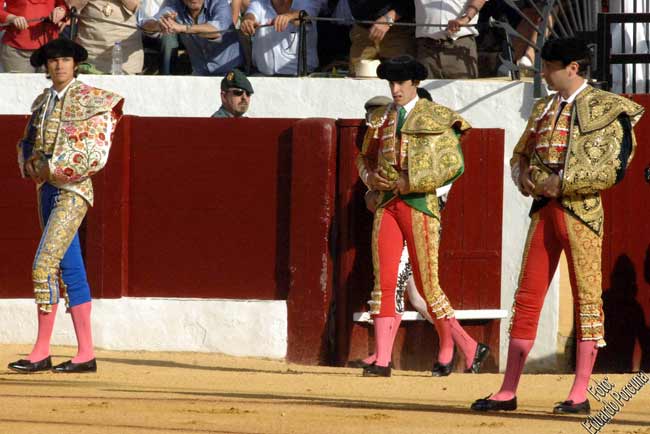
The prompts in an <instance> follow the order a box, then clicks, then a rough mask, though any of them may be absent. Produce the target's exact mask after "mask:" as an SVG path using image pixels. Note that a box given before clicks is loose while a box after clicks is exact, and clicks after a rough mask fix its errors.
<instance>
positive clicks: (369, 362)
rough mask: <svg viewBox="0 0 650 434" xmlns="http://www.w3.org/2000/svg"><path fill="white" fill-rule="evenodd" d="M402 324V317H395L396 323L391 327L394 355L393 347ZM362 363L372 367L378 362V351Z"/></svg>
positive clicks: (391, 344) (391, 346) (391, 343)
mask: <svg viewBox="0 0 650 434" xmlns="http://www.w3.org/2000/svg"><path fill="white" fill-rule="evenodd" d="M401 322H402V315H395V321H394V323H393V325H392V327H391V336H390V348H391V353H392V349H393V346H394V345H395V338H396V337H397V332H398V331H399V325H400V323H401ZM375 348H376V347H375ZM361 361H362V362H363V363H365V364H367V365H372V364H373V363H375V362H376V361H377V351H376V349H375V353H374V354H371V355H369V356H368V357H366V358H365V359H361ZM389 361H390V359H389Z"/></svg>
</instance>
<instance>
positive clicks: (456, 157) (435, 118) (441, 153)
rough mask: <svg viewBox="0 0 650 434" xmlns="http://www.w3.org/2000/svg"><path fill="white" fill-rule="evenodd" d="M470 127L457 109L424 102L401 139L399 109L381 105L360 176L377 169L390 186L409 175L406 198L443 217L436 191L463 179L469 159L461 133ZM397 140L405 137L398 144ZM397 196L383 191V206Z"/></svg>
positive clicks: (372, 122)
mask: <svg viewBox="0 0 650 434" xmlns="http://www.w3.org/2000/svg"><path fill="white" fill-rule="evenodd" d="M469 128H471V127H470V125H469V123H467V121H466V120H465V119H463V118H462V117H461V116H460V115H459V114H458V113H456V112H454V111H453V110H451V109H449V108H447V107H445V106H442V105H440V104H436V103H434V102H431V101H428V100H426V99H420V100H418V102H417V103H416V104H415V107H414V108H413V109H412V110H411V111H410V112H409V114H408V116H407V117H406V120H405V122H404V125H403V126H402V130H401V135H400V136H398V135H397V134H396V129H397V112H396V110H395V106H394V105H393V104H389V105H387V106H385V107H380V108H378V109H376V110H375V111H374V112H373V113H372V114H371V118H370V121H369V122H368V130H367V131H366V135H365V137H364V140H363V146H362V149H361V153H360V154H359V156H358V157H357V160H356V164H357V168H358V169H359V173H360V174H361V173H363V172H364V171H370V170H377V171H379V173H380V174H381V175H382V176H383V177H385V178H386V179H388V180H389V181H391V182H394V181H397V179H398V178H399V176H400V170H402V171H407V172H408V176H409V183H410V188H411V192H412V193H410V194H408V195H405V196H402V199H403V200H404V201H405V202H407V203H408V204H409V205H410V206H412V207H414V208H417V209H419V210H421V211H423V212H425V213H427V214H429V215H432V216H434V217H438V218H439V217H440V215H439V214H440V211H439V210H438V198H437V196H436V188H439V187H442V186H443V185H446V184H449V183H450V182H453V181H454V180H455V179H456V178H458V177H459V176H460V175H462V173H463V170H464V161H463V153H462V150H461V148H460V141H459V134H458V133H462V132H464V131H466V130H468V129H469ZM397 137H401V138H400V142H399V143H397ZM393 198H394V195H393V193H392V192H388V191H385V192H382V198H381V200H380V204H381V205H380V206H384V205H386V204H387V203H388V202H389V201H390V200H391V199H393Z"/></svg>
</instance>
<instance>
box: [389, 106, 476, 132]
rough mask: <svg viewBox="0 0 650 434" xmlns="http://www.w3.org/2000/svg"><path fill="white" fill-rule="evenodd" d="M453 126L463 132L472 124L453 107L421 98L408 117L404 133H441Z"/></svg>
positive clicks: (403, 128) (403, 129)
mask: <svg viewBox="0 0 650 434" xmlns="http://www.w3.org/2000/svg"><path fill="white" fill-rule="evenodd" d="M452 127H456V128H458V130H460V131H461V132H462V131H466V130H468V129H470V128H471V125H470V124H469V122H467V121H466V120H465V119H464V118H463V117H462V116H461V115H459V114H458V113H456V112H455V111H453V110H452V109H450V108H448V107H445V106H443V105H440V104H436V103H435V102H431V101H429V100H426V99H420V100H419V101H418V102H417V103H416V104H415V107H414V108H413V110H412V111H411V112H410V113H409V116H408V117H407V118H406V122H405V123H404V126H403V127H402V134H441V133H443V132H444V131H447V130H449V129H450V128H452Z"/></svg>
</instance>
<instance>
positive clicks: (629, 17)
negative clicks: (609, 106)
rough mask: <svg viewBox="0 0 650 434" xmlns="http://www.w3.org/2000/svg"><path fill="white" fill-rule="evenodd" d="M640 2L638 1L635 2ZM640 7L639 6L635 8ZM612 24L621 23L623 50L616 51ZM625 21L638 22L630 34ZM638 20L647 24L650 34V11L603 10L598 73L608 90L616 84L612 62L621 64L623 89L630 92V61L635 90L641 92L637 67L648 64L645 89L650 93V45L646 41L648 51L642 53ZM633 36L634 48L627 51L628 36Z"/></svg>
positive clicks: (632, 88) (645, 70) (599, 22)
mask: <svg viewBox="0 0 650 434" xmlns="http://www.w3.org/2000/svg"><path fill="white" fill-rule="evenodd" d="M635 5H636V3H635ZM635 9H636V8H635ZM612 24H621V26H620V29H617V30H619V31H620V44H621V45H620V50H621V52H620V53H616V54H614V53H612V50H614V49H617V48H619V47H615V46H614V44H613V40H612V39H613V36H614V35H613V32H612ZM625 24H634V25H633V26H632V34H631V35H628V34H627V29H626V28H625V27H626V26H625ZM637 24H644V27H645V29H644V30H645V35H646V38H647V37H648V33H649V32H648V30H649V28H650V13H636V12H633V13H601V14H598V43H599V45H598V48H599V51H598V54H597V62H598V66H597V72H598V74H597V77H598V79H599V80H600V81H601V82H603V84H604V86H603V87H605V88H606V89H607V90H610V89H612V87H613V85H614V81H613V76H612V66H614V65H621V78H622V80H621V84H622V89H621V91H622V92H627V86H626V83H627V78H628V77H627V67H626V66H627V65H633V67H632V74H631V75H632V77H631V78H632V80H631V82H632V83H631V91H632V92H631V93H637V68H636V65H638V64H643V65H644V71H643V72H644V75H645V77H644V78H643V81H644V82H645V86H644V87H645V88H644V89H643V91H644V92H645V93H650V74H649V72H650V53H648V46H647V41H646V53H639V52H638V51H637V50H638V46H637ZM629 36H631V38H630V39H631V44H630V45H631V49H632V52H628V53H626V52H625V51H627V50H626V48H627V47H626V40H628V37H629Z"/></svg>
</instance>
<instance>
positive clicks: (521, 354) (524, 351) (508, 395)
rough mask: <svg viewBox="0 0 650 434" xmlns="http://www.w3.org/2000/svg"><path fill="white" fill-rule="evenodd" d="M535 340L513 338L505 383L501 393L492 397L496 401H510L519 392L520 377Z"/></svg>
mask: <svg viewBox="0 0 650 434" xmlns="http://www.w3.org/2000/svg"><path fill="white" fill-rule="evenodd" d="M534 343H535V341H534V340H532V339H531V340H528V339H517V338H511V339H510V345H509V346H508V364H507V365H506V375H505V376H504V377H503V384H502V385H501V390H499V393H497V394H496V395H494V396H492V397H491V398H490V399H493V400H495V401H508V400H510V399H512V398H514V397H515V395H516V394H517V385H518V384H519V378H521V373H522V372H523V371H524V364H525V363H526V358H527V357H528V353H529V352H530V350H531V348H533V344H534Z"/></svg>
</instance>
